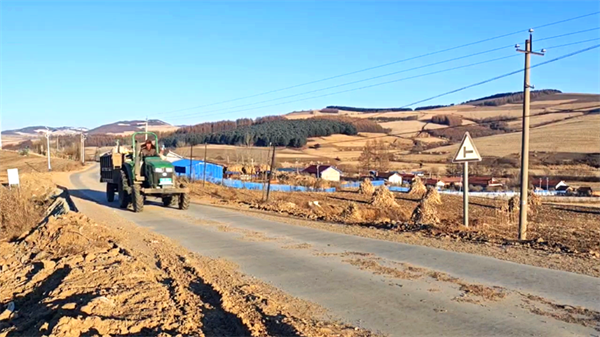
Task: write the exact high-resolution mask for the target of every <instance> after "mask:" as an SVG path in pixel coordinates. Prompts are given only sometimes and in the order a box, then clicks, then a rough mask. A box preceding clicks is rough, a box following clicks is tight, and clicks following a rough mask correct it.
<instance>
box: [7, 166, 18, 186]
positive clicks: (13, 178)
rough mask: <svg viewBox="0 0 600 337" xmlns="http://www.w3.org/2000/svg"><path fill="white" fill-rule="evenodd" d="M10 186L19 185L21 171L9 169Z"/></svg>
mask: <svg viewBox="0 0 600 337" xmlns="http://www.w3.org/2000/svg"><path fill="white" fill-rule="evenodd" d="M6 172H8V186H13V185H15V186H18V185H19V169H8V170H6Z"/></svg>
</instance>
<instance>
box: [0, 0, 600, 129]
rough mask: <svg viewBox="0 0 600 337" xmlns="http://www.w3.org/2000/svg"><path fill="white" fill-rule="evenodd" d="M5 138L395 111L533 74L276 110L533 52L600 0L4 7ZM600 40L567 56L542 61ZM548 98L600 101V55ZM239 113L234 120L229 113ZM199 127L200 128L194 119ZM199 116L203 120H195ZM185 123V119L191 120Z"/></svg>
mask: <svg viewBox="0 0 600 337" xmlns="http://www.w3.org/2000/svg"><path fill="white" fill-rule="evenodd" d="M0 6H1V7H0V10H1V12H0V15H1V17H0V21H1V26H0V29H1V37H2V40H1V44H0V48H1V50H0V52H1V74H0V76H1V85H2V91H1V104H2V105H1V109H2V110H1V112H2V129H4V130H6V129H13V128H18V127H24V126H28V125H50V126H62V125H68V126H85V127H95V126H98V125H100V124H104V123H109V122H114V121H117V120H126V119H138V118H145V117H146V116H148V117H149V118H158V119H162V120H165V121H167V122H170V123H173V124H195V123H200V122H203V121H214V120H221V119H235V118H240V117H257V116H263V115H272V114H282V113H287V112H290V111H293V110H302V109H312V108H322V107H324V106H326V105H349V106H361V107H397V106H403V105H406V104H409V103H411V102H414V101H418V100H420V99H423V98H427V97H430V96H434V95H436V94H439V93H442V92H445V91H449V90H452V89H455V88H459V87H462V86H465V85H468V84H471V83H475V82H478V81H481V80H485V79H487V78H490V77H494V76H496V75H500V74H502V73H506V72H510V71H513V70H517V69H519V68H520V67H522V66H523V57H522V55H521V56H516V57H512V58H508V59H505V60H501V61H497V62H493V63H488V64H484V65H479V66H474V67H470V68H463V69H460V70H455V71H449V72H445V73H440V74H436V75H432V76H425V77H421V78H416V79H412V80H406V81H401V82H397V83H393V84H389V85H382V86H378V87H373V88H369V89H364V90H357V91H353V92H348V93H343V94H337V95H331V96H328V97H322V98H317V99H309V100H305V101H301V102H294V103H288V104H281V105H278V106H271V107H264V108H260V109H252V110H247V111H238V110H245V109H250V108H255V107H261V106H264V105H272V104H277V103H280V102H286V101H288V100H294V99H301V98H304V97H310V96H316V95H322V94H326V93H329V92H335V91H339V90H343V89H350V88H354V87H360V86H364V85H369V84H374V83H378V82H383V81H389V80H394V79H398V78H403V77H408V76H415V75H420V74H424V73H428V72H432V71H437V70H444V69H447V68H451V67H455V66H461V65H467V64H470V63H473V62H479V61H484V60H487V59H492V58H498V57H502V56H507V55H513V54H516V52H515V51H514V48H512V47H507V48H505V49H504V50H500V51H496V52H491V53H488V54H483V55H478V56H474V57H472V58H468V59H463V60H458V61H455V62H449V63H446V64H440V65H437V66H432V67H428V68H424V69H419V70H414V71H409V72H406V73H402V74H398V75H394V76H389V77H385V78H381V79H376V80H372V81H367V82H363V83H359V84H355V85H349V86H344V87H341V88H338V89H332V90H326V91H322V92H318V93H314V94H309V95H304V96H298V97H295V98H292V99H284V100H280V101H273V102H269V103H265V104H256V105H248V106H247V107H246V106H244V107H240V108H231V107H235V106H239V105H246V104H251V103H255V102H258V101H263V100H270V99H275V98H278V97H282V96H288V95H293V94H298V93H303V92H306V91H310V90H315V89H319V88H323V87H328V86H332V85H338V84H344V83H347V82H350V81H356V80H361V79H364V78H368V77H372V76H378V75H382V74H386V73H390V72H394V71H400V70H403V69H407V68H412V67H418V66H422V65H427V64H430V63H433V62H438V61H443V60H446V59H450V58H454V57H460V56H463V55H468V54H471V53H476V52H479V51H484V50H488V49H492V48H496V47H502V46H508V45H512V44H514V43H521V44H522V43H523V41H524V40H525V39H526V38H527V34H526V32H525V31H526V28H528V27H536V26H540V25H543V24H546V23H551V22H555V21H559V20H563V19H568V18H572V17H576V16H579V15H583V14H587V13H592V12H596V11H600V2H598V1H583V2H576V1H564V2H563V1H543V2H536V1H503V2H491V1H469V2H458V1H418V2H417V1H415V2H409V1H385V2H375V1H368V2H342V1H330V2H316V1H315V2H312V1H297V2H275V1H269V2H250V1H234V2H222V1H221V2H203V1H129V2H128V1H95V2H93V1H63V2H54V1H49V0H45V1H38V2H28V1H10V0H9V1H6V0H4V1H2V2H1V3H0ZM599 26H600V16H599V15H594V16H589V17H586V18H583V19H579V20H574V21H570V22H566V23H563V24H558V25H553V26H550V27H545V28H539V29H537V30H536V31H535V33H534V48H535V49H539V48H542V47H548V46H554V45H561V44H565V43H570V42H576V41H581V40H586V39H593V38H598V37H600V31H599V30H594V31H590V32H586V33H582V34H577V35H572V36H567V37H563V38H557V39H552V40H548V41H543V42H539V43H537V44H536V43H535V41H536V39H542V38H545V37H550V36H554V35H559V34H564V33H569V32H575V31H579V30H584V29H588V28H595V27H599ZM519 30H523V33H521V34H516V35H512V36H509V37H505V38H501V39H497V40H493V41H489V42H486V43H481V44H477V45H473V46H469V47H466V48H461V49H456V50H453V51H450V52H445V53H440V54H436V55H431V56H428V57H422V58H418V59H415V60H412V61H408V62H403V63H398V64H395V65H391V66H387V67H382V68H379V69H375V70H372V71H367V72H362V73H358V74H354V75H351V76H345V77H341V78H337V79H334V80H329V81H324V82H320V83H315V84H312V85H307V86H302V87H298V88H294V89H291V90H286V91H281V92H277V93H273V94H269V95H263V96H259V97H255V98H251V99H245V100H239V101H235V102H230V103H227V104H218V105H213V106H208V107H205V108H199V109H191V110H187V111H180V112H174V113H169V112H171V111H174V110H179V109H185V108H189V107H194V106H200V105H208V104H211V103H214V102H220V101H224V100H230V99H235V98H238V97H243V96H248V95H253V94H258V93H262V92H265V91H270V90H275V89H279V88H283V87H287V86H292V85H295V84H300V83H305V82H309V81H314V80H318V79H322V78H326V77H330V76H335V75H338V74H343V73H348V72H351V71H354V70H359V69H363V68H367V67H371V66H376V65H379V64H385V63H389V62H393V61H397V60H401V59H404V58H408V57H412V56H417V55H420V54H424V53H427V52H433V51H437V50H442V49H446V48H450V47H454V46H457V45H461V44H465V43H469V42H473V41H478V40H481V39H486V38H489V37H493V36H497V35H502V34H506V33H511V32H515V31H519ZM598 43H600V41H592V42H588V43H582V44H579V45H574V46H570V47H564V48H560V49H556V50H552V49H550V50H549V51H548V53H547V55H546V56H544V57H534V58H533V60H532V62H533V64H536V63H540V62H543V61H544V60H548V59H551V58H553V57H556V56H560V55H563V54H566V53H569V52H572V51H575V50H579V49H582V48H584V47H587V46H592V45H594V44H598ZM532 84H534V85H535V87H536V88H556V89H560V90H562V91H564V92H587V93H599V92H600V52H599V49H595V50H593V51H590V52H587V53H583V54H580V55H577V56H574V57H572V58H568V59H565V60H562V61H558V62H555V63H551V64H548V65H546V66H544V67H539V68H536V69H535V70H532ZM521 89H522V75H520V74H519V75H514V76H511V77H507V78H504V79H502V80H499V81H495V82H492V83H489V84H486V85H482V86H479V87H476V88H472V89H469V90H465V91H462V92H459V93H456V94H453V95H448V96H445V97H441V98H439V99H436V100H432V101H430V102H427V103H422V104H420V105H432V104H448V103H454V102H461V101H465V100H468V99H471V98H476V97H480V96H485V95H489V94H494V93H497V92H506V91H519V90H521ZM228 108H229V110H227V109H228ZM192 114H193V115H192ZM190 115H191V116H190ZM182 116H183V117H182Z"/></svg>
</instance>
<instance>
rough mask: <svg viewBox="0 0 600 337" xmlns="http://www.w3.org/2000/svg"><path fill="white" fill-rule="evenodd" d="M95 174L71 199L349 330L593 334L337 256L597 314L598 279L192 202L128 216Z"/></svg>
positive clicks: (87, 175)
mask: <svg viewBox="0 0 600 337" xmlns="http://www.w3.org/2000/svg"><path fill="white" fill-rule="evenodd" d="M98 172H99V167H98V165H97V164H96V165H94V166H92V167H91V168H89V169H87V170H85V171H82V172H78V173H74V174H72V175H71V176H70V186H68V187H69V188H70V189H71V193H72V195H73V196H74V198H75V202H76V203H78V199H84V200H86V201H80V202H81V203H89V202H88V201H92V202H93V203H89V206H87V207H95V208H102V211H104V212H111V213H112V214H113V215H114V214H116V215H118V216H120V217H122V218H125V219H127V220H129V221H132V222H134V223H136V224H137V225H139V226H143V227H147V228H150V229H151V230H153V231H155V232H157V233H160V234H162V235H165V236H168V237H170V238H172V239H175V240H177V241H178V242H180V243H181V244H182V245H183V246H185V247H186V248H188V249H190V250H191V251H195V252H197V253H199V254H202V255H205V256H210V257H215V258H224V259H227V260H229V261H232V262H234V263H236V264H238V265H239V266H240V269H241V271H242V272H244V273H246V274H248V275H251V276H254V277H256V278H258V279H261V280H263V281H265V282H267V283H270V284H272V285H274V286H276V287H277V288H279V289H281V290H283V291H285V292H287V293H289V294H291V295H294V296H297V297H299V298H302V299H305V300H309V301H312V302H315V303H318V304H319V305H321V306H323V307H325V308H326V309H328V311H329V313H330V314H331V315H332V316H333V317H334V318H338V319H340V320H343V321H346V322H348V323H350V324H354V325H356V326H360V327H364V328H367V329H371V330H373V331H378V332H382V333H385V334H389V335H390V336H405V335H419V336H426V335H428V336H493V335H497V336H575V335H576V336H594V335H598V331H597V330H595V329H593V328H590V327H584V326H582V325H578V324H573V323H565V322H563V321H559V320H556V319H554V318H551V317H547V316H541V315H536V314H533V313H531V312H530V311H529V310H526V309H524V308H523V307H522V300H521V297H520V295H517V294H514V296H513V295H511V296H509V297H508V298H507V299H504V300H501V301H497V302H490V301H484V302H483V303H482V304H481V305H479V304H473V303H465V302H460V301H456V300H453V298H455V297H457V296H459V294H460V293H461V292H460V291H458V289H457V286H456V285H455V284H451V283H448V282H441V281H436V280H434V279H431V278H420V279H416V280H407V279H398V278H389V277H387V278H386V277H385V276H382V275H376V274H374V273H373V272H372V271H369V270H361V269H360V268H358V267H357V266H355V265H352V264H349V263H347V262H344V258H343V257H340V256H339V253H343V252H345V251H348V252H361V253H370V254H373V255H374V256H376V257H378V258H380V260H379V261H380V262H381V263H382V264H386V265H389V266H392V265H394V263H409V264H411V265H413V266H417V267H422V268H427V269H430V270H435V271H441V272H445V273H448V274H450V275H452V276H455V277H458V278H460V279H461V280H464V281H467V282H470V283H477V284H484V285H487V286H501V287H505V288H507V289H511V290H516V291H520V292H523V293H530V294H534V295H538V296H541V297H544V298H546V299H549V300H551V301H554V302H556V303H560V304H568V305H571V306H583V307H586V308H588V309H594V310H599V311H600V279H598V278H594V277H589V276H584V275H578V274H573V273H567V272H561V271H555V270H548V269H543V268H537V267H531V266H526V265H520V264H516V263H512V262H506V261H501V260H497V259H493V258H488V257H483V256H477V255H470V254H464V253H455V252H449V251H444V250H439V249H434V248H429V247H422V246H412V245H407V244H402V243H395V242H388V241H380V240H374V239H368V238H362V237H357V236H350V235H345V234H339V233H333V232H327V231H323V230H319V229H314V228H309V227H303V226H295V225H291V224H286V223H282V222H274V221H269V220H265V219H262V218H260V217H255V216H251V215H247V214H245V213H241V212H236V211H233V210H227V209H223V208H219V207H213V206H205V205H192V206H191V207H190V209H189V210H188V211H179V210H176V209H165V208H163V207H160V206H158V204H156V205H147V206H146V208H145V209H144V212H143V213H139V214H135V213H133V212H131V211H127V210H121V209H118V208H117V205H118V202H114V203H111V204H109V203H107V202H106V197H105V194H104V189H105V186H104V184H101V183H99V182H98V180H99V178H98ZM149 201H151V200H150V199H149ZM99 205H100V206H99ZM80 208H81V207H80ZM82 211H83V212H86V208H82ZM96 213H97V211H96ZM107 214H108V213H107ZM98 220H102V219H98ZM252 232H254V233H252ZM255 232H260V235H259V234H257V233H255ZM298 244H306V245H304V246H303V247H302V246H298V247H302V248H305V249H297V248H294V247H295V245H298ZM324 253H332V254H324ZM336 253H337V254H338V255H335V254H336ZM432 288H436V289H434V290H432Z"/></svg>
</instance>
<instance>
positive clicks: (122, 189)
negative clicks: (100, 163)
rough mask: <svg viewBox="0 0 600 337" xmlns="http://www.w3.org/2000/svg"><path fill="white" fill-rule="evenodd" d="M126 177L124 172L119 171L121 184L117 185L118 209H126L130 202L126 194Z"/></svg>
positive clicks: (129, 196) (129, 197)
mask: <svg viewBox="0 0 600 337" xmlns="http://www.w3.org/2000/svg"><path fill="white" fill-rule="evenodd" d="M126 184H127V175H125V172H123V171H121V182H120V183H119V186H118V189H119V207H120V208H127V206H129V202H130V201H131V195H129V193H128V192H127V187H126V186H125V185H126Z"/></svg>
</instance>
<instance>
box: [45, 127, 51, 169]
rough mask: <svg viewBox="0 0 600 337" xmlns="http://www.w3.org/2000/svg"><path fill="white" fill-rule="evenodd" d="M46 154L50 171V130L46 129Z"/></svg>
mask: <svg viewBox="0 0 600 337" xmlns="http://www.w3.org/2000/svg"><path fill="white" fill-rule="evenodd" d="M46 155H47V156H48V171H52V166H51V165H50V130H47V131H46Z"/></svg>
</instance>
